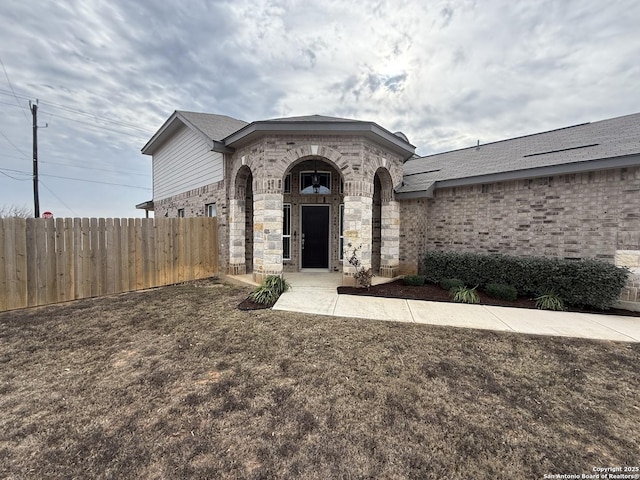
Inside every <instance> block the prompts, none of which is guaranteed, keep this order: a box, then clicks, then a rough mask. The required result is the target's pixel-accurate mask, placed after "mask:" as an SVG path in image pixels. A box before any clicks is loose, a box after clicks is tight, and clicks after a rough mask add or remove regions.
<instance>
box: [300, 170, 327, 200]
mask: <svg viewBox="0 0 640 480" xmlns="http://www.w3.org/2000/svg"><path fill="white" fill-rule="evenodd" d="M314 177H317V185H316V188H314V186H313V180H314ZM300 193H303V194H313V193H319V194H323V195H327V194H329V193H331V173H330V172H301V173H300Z"/></svg>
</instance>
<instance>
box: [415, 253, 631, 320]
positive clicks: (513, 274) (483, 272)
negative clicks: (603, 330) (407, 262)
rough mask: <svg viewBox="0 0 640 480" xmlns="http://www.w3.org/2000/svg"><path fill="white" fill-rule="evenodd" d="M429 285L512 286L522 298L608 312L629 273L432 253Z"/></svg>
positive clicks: (579, 264) (559, 262)
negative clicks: (548, 297) (449, 281)
mask: <svg viewBox="0 0 640 480" xmlns="http://www.w3.org/2000/svg"><path fill="white" fill-rule="evenodd" d="M424 266H425V275H426V279H427V281H428V282H432V283H438V282H440V281H441V280H442V279H445V278H459V279H460V280H461V281H463V282H464V283H465V284H466V285H487V284H489V283H501V284H505V285H513V286H514V287H515V288H516V290H517V291H518V294H519V295H521V296H533V295H536V294H538V293H539V292H550V291H553V292H556V294H557V295H558V296H559V297H560V298H562V299H563V300H564V302H565V303H566V304H567V305H574V306H578V307H590V308H596V309H606V308H609V307H610V306H611V305H612V304H613V303H614V302H615V301H616V300H617V299H618V297H619V296H620V291H621V290H622V288H623V287H624V285H625V283H626V281H627V277H628V275H629V271H628V270H627V269H625V268H620V267H616V266H615V265H612V264H609V263H604V262H601V261H598V260H592V259H589V260H565V259H556V258H544V257H514V256H509V255H498V254H475V253H455V252H428V253H427V254H426V255H425V257H424Z"/></svg>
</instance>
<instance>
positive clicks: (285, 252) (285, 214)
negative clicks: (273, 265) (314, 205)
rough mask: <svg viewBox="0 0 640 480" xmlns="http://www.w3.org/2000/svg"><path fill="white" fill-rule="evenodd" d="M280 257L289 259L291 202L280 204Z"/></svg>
mask: <svg viewBox="0 0 640 480" xmlns="http://www.w3.org/2000/svg"><path fill="white" fill-rule="evenodd" d="M282 259H283V260H291V204H289V203H285V204H284V205H283V206H282Z"/></svg>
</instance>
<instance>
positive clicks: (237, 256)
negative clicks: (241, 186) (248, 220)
mask: <svg viewBox="0 0 640 480" xmlns="http://www.w3.org/2000/svg"><path fill="white" fill-rule="evenodd" d="M244 207H245V201H244V200H239V199H236V198H233V199H231V200H230V201H229V275H244V274H245V273H247V266H246V263H245V245H244V239H245V218H244V212H245V209H244Z"/></svg>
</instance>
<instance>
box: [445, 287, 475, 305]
mask: <svg viewBox="0 0 640 480" xmlns="http://www.w3.org/2000/svg"><path fill="white" fill-rule="evenodd" d="M476 288H477V287H473V288H468V287H465V286H461V287H453V288H452V289H451V290H450V292H451V298H452V299H453V301H454V302H458V303H480V297H479V296H478V292H476Z"/></svg>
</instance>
